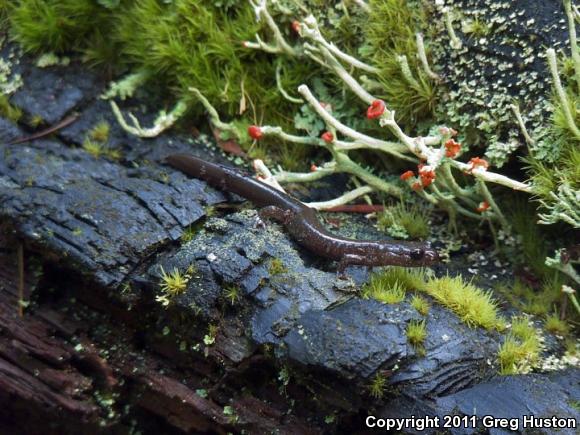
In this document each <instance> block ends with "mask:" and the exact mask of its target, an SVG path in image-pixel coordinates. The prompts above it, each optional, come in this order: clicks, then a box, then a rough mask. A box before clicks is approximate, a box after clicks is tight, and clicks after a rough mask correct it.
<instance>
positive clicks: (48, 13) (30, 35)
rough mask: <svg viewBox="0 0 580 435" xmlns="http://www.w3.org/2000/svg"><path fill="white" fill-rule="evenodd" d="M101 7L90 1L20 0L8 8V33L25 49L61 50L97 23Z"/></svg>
mask: <svg viewBox="0 0 580 435" xmlns="http://www.w3.org/2000/svg"><path fill="white" fill-rule="evenodd" d="M102 10H103V8H102V7H100V6H99V5H98V2H95V1H92V0H19V1H17V2H16V3H15V4H14V5H13V6H12V7H11V9H10V11H9V18H10V24H11V32H12V35H13V36H14V38H15V39H16V40H18V42H20V43H21V44H22V46H23V47H24V49H25V50H27V51H33V52H40V51H55V52H63V51H65V50H70V49H71V48H74V47H78V46H79V44H81V43H82V41H83V40H84V38H85V37H86V35H87V34H88V33H89V32H90V31H91V30H92V29H93V28H95V27H97V26H99V24H100V22H99V20H98V17H99V15H100V13H101V12H102Z"/></svg>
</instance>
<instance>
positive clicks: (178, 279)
mask: <svg viewBox="0 0 580 435" xmlns="http://www.w3.org/2000/svg"><path fill="white" fill-rule="evenodd" d="M159 271H160V273H161V283H160V285H159V288H160V290H161V295H158V296H156V297H155V300H156V301H157V302H159V303H161V305H163V306H164V307H167V306H168V305H169V304H170V303H171V300H172V299H173V298H174V297H176V296H179V295H180V294H182V293H183V292H185V290H186V289H187V284H188V283H189V281H190V280H191V278H192V276H193V275H194V273H195V271H196V269H195V266H194V265H190V266H189V267H188V268H187V270H186V271H185V272H181V271H180V270H179V269H177V268H176V267H175V268H173V271H172V272H169V273H167V272H165V270H164V269H163V266H160V268H159Z"/></svg>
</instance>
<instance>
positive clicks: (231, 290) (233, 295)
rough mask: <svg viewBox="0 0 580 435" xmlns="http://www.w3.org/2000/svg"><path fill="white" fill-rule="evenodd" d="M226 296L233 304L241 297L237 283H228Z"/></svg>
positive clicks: (225, 290) (225, 289)
mask: <svg viewBox="0 0 580 435" xmlns="http://www.w3.org/2000/svg"><path fill="white" fill-rule="evenodd" d="M224 296H225V298H226V299H227V300H228V301H229V302H230V304H231V305H235V303H236V302H238V301H239V299H240V288H239V287H238V286H237V285H233V284H232V285H228V286H227V287H225V288H224Z"/></svg>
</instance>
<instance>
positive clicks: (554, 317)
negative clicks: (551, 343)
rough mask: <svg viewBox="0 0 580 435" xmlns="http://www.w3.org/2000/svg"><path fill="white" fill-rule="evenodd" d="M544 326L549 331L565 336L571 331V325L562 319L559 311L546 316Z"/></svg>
mask: <svg viewBox="0 0 580 435" xmlns="http://www.w3.org/2000/svg"><path fill="white" fill-rule="evenodd" d="M544 327H545V328H546V330H547V331H550V332H551V333H553V334H556V335H560V336H562V337H565V336H567V335H568V334H569V333H570V327H569V326H568V324H567V323H566V322H565V321H564V320H561V319H560V317H559V316H558V314H557V313H552V314H548V315H547V316H546V320H545V322H544Z"/></svg>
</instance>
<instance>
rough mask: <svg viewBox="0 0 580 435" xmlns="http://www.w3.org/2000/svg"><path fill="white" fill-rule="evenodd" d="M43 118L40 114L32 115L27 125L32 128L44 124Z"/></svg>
mask: <svg viewBox="0 0 580 435" xmlns="http://www.w3.org/2000/svg"><path fill="white" fill-rule="evenodd" d="M44 122H45V121H44V118H43V117H42V116H41V115H32V117H31V118H30V119H29V120H28V122H27V123H28V125H29V126H31V127H32V128H38V127H39V126H41V125H42V124H44Z"/></svg>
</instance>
